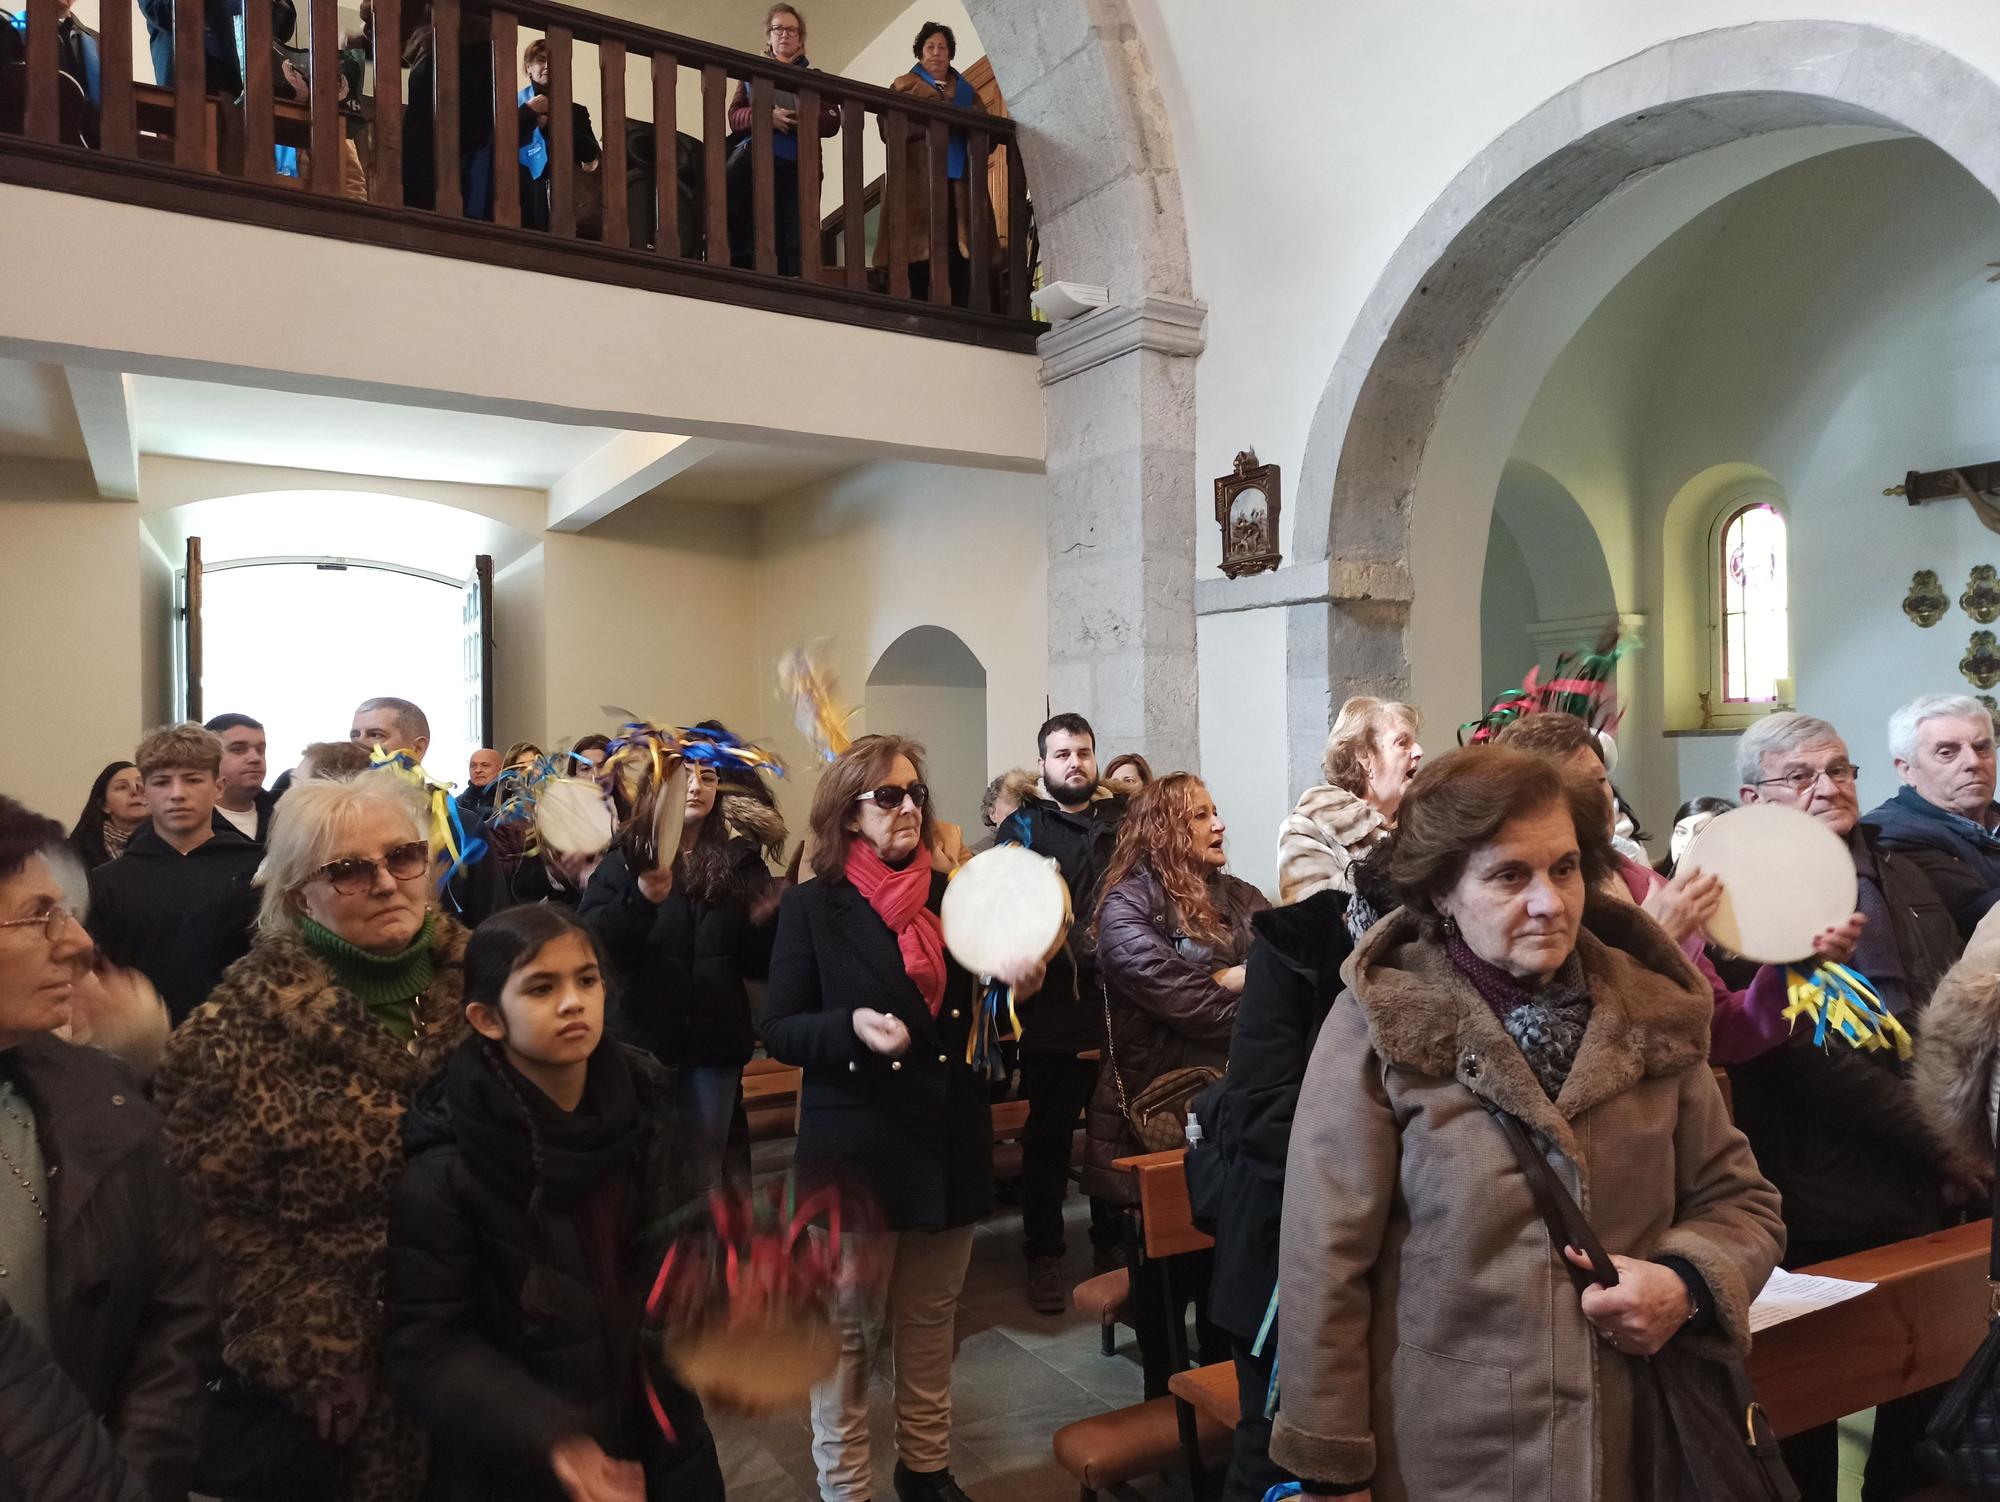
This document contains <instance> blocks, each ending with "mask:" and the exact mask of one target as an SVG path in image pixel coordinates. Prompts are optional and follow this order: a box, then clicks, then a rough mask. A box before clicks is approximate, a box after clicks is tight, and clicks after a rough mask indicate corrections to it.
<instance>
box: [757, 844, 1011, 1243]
mask: <svg viewBox="0 0 2000 1502" xmlns="http://www.w3.org/2000/svg"><path fill="white" fill-rule="evenodd" d="M944 888H945V878H944V877H943V876H941V875H937V874H935V873H933V875H932V876H931V898H930V906H931V908H932V909H933V910H935V909H936V908H937V906H938V904H939V903H940V902H941V901H943V899H944ZM946 966H947V975H946V982H945V993H944V1002H943V1004H942V1006H940V1008H939V1009H938V1015H937V1016H936V1017H932V1016H931V1012H930V1008H929V1007H928V1006H926V1005H925V1004H924V999H923V997H922V995H921V994H920V993H919V992H918V990H917V987H916V983H915V982H913V981H912V980H911V979H910V977H909V975H908V974H907V973H906V972H905V971H904V969H903V957H902V953H901V951H900V950H898V948H897V946H896V936H895V935H894V934H893V933H891V932H890V931H889V925H888V924H886V923H884V922H883V921H882V920H881V918H880V917H879V916H877V914H876V912H875V909H874V908H872V907H870V906H869V905H868V901H867V899H866V898H864V897H863V896H862V895H861V894H860V892H858V891H856V890H855V888H854V886H853V884H852V883H851V882H848V881H845V880H842V879H839V878H830V877H820V878H818V879H816V880H813V881H809V882H806V883H805V884H804V885H803V886H798V887H794V888H793V889H792V890H791V891H789V892H787V893H786V894H785V900H784V901H783V903H781V904H780V905H779V908H778V936H777V942H776V945H775V947H774V948H773V950H772V953H771V989H770V1000H769V1002H768V1004H767V1006H766V1009H765V1012H764V1046H765V1048H766V1049H767V1050H769V1052H770V1055H771V1057H772V1058H774V1059H780V1060H783V1061H784V1062H785V1063H787V1064H798V1065H800V1066H802V1067H803V1068H804V1070H805V1079H804V1082H803V1086H802V1088H801V1091H800V1113H799V1145H798V1153H797V1156H796V1158H795V1161H796V1163H797V1164H798V1167H799V1171H800V1173H801V1174H802V1175H805V1176H807V1177H809V1178H833V1179H836V1180H838V1181H839V1182H841V1183H849V1182H858V1183H859V1184H860V1185H861V1186H862V1187H864V1188H866V1189H867V1190H869V1191H870V1192H871V1193H872V1194H873V1195H874V1196H875V1199H876V1201H877V1203H878V1204H879V1205H880V1206H881V1209H882V1211H883V1213H884V1215H885V1216H886V1217H887V1221H888V1224H889V1226H890V1227H892V1228H893V1229H896V1230H899V1231H900V1230H920V1231H941V1230H947V1229H949V1228H951V1227H953V1226H964V1225H970V1224H972V1223H973V1222H974V1221H976V1220H978V1219H980V1218H981V1217H982V1216H984V1215H985V1214H986V1213H987V1212H988V1211H989V1210H991V1209H992V1208H993V1112H992V1108H991V1107H990V1106H989V1105H988V1103H987V1086H986V1082H985V1081H984V1080H983V1079H981V1078H980V1077H979V1075H977V1074H976V1073H974V1072H973V1070H972V1067H971V1066H970V1065H968V1064H967V1063H966V1062H965V1050H966V1042H967V1040H968V1038H969V1037H970V1036H971V1028H972V1020H973V1001H974V997H973V991H974V983H973V979H972V977H971V976H970V975H968V974H966V972H965V971H964V970H963V969H961V968H960V967H959V965H958V963H957V962H956V961H955V960H951V959H950V958H949V957H947V959H946ZM857 1007H870V1008H873V1009H874V1010H876V1011H879V1012H887V1013H889V1014H891V1015H892V1016H895V1017H898V1018H900V1019H901V1020H902V1023H903V1025H904V1026H905V1027H907V1028H908V1029H909V1030H910V1047H909V1051H908V1052H907V1053H906V1054H905V1055H904V1056H903V1057H902V1058H900V1059H895V1060H890V1059H885V1058H883V1057H882V1056H881V1055H879V1054H876V1053H872V1052H870V1051H869V1049H868V1048H867V1046H866V1045H865V1044H863V1043H862V1042H861V1040H860V1039H859V1038H857V1037H855V1035H854V1012H855V1009H856V1008H857Z"/></svg>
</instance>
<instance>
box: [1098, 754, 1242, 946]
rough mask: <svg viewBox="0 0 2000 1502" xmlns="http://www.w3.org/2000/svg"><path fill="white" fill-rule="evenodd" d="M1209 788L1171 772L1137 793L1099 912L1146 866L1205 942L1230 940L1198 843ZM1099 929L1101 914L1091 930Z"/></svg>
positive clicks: (1184, 923)
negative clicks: (1198, 817)
mask: <svg viewBox="0 0 2000 1502" xmlns="http://www.w3.org/2000/svg"><path fill="white" fill-rule="evenodd" d="M1207 792H1208V788H1207V787H1206V785H1205V784H1203V782H1202V780H1201V779H1200V778H1199V777H1197V776H1195V775H1194V773H1192V772H1169V773H1168V774H1167V775H1166V776H1164V777H1161V778H1159V779H1157V780H1156V781H1153V782H1149V783H1147V784H1146V785H1145V786H1144V787H1142V788H1141V789H1139V791H1138V792H1136V793H1134V794H1133V795H1132V801H1131V803H1130V805H1128V806H1127V808H1126V810H1125V822H1124V823H1123V824H1121V825H1119V827H1118V844H1117V846H1116V847H1115V848H1114V849H1113V850H1112V852H1111V864H1110V865H1109V866H1108V867H1106V868H1105V872H1104V880H1103V881H1102V882H1100V883H1099V884H1098V888H1097V908H1098V912H1099V913H1102V912H1103V910H1104V898H1105V895H1106V894H1107V893H1108V892H1110V890H1111V889H1112V888H1113V887H1115V886H1117V885H1118V883H1119V882H1121V881H1123V880H1124V879H1125V878H1126V877H1128V876H1130V875H1131V874H1132V873H1133V872H1134V871H1136V870H1138V869H1139V867H1140V866H1141V865H1144V866H1145V867H1146V868H1147V869H1148V870H1150V871H1151V872H1152V873H1153V875H1154V876H1156V877H1157V878H1159V882H1160V885H1161V886H1162V887H1164V888H1166V892H1167V897H1168V898H1169V899H1170V900H1171V901H1172V902H1173V905H1174V912H1175V915H1176V916H1177V917H1178V918H1179V919H1180V925H1181V929H1182V931H1183V932H1184V933H1186V934H1187V936H1188V937H1189V938H1191V939H1199V940H1200V941H1201V942H1202V943H1204V944H1210V945H1217V946H1220V945H1223V944H1227V943H1228V942H1229V941H1230V934H1229V930H1228V928H1227V926H1226V925H1225V924H1224V923H1223V921H1222V915H1221V914H1220V913H1219V912H1217V911H1216V907H1215V899H1214V898H1213V897H1212V896H1210V895H1209V890H1208V877H1209V866H1208V862H1207V861H1205V860H1203V859H1202V854H1201V849H1200V847H1199V846H1197V845H1196V844H1195V838H1194V815H1195V809H1196V808H1197V807H1198V806H1199V804H1200V801H1201V799H1202V797H1203V796H1205V795H1206V794H1207ZM1095 927H1096V915H1093V917H1092V928H1093V929H1095Z"/></svg>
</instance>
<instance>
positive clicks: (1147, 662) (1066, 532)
mask: <svg viewBox="0 0 2000 1502" xmlns="http://www.w3.org/2000/svg"><path fill="white" fill-rule="evenodd" d="M1205 316H1206V309H1204V308H1203V307H1202V306H1201V305H1200V304H1199V303H1194V302H1187V301H1183V300H1180V299H1176V298H1167V297H1146V298H1144V299H1142V300H1141V301H1140V302H1138V303H1137V304H1136V305H1133V306H1115V307H1107V308H1103V309H1100V310H1098V311H1096V312H1093V313H1088V314H1086V315H1084V316H1083V317H1081V318H1077V319H1073V320H1071V321H1070V322H1068V323H1066V324H1063V325H1062V326H1060V327H1058V328H1056V329H1055V330H1053V331H1052V332H1050V333H1048V334H1045V335H1043V336H1042V340H1041V344H1040V346H1039V348H1040V352H1041V355H1042V384H1043V387H1044V388H1045V392H1044V396H1045V402H1046V407H1047V414H1048V480H1049V494H1048V558H1049V568H1048V641H1049V648H1048V650H1049V676H1048V687H1049V701H1050V705H1051V707H1052V708H1053V709H1054V710H1055V712H1057V713H1061V712H1063V711H1064V710H1076V711H1078V712H1080V713H1082V714H1083V715H1085V716H1086V717H1087V718H1088V719H1089V720H1090V722H1091V725H1092V727H1093V728H1094V729H1095V730H1096V731H1097V744H1098V748H1099V751H1100V755H1101V756H1104V757H1108V756H1110V755H1112V754H1116V753H1119V752H1124V751H1138V752H1141V753H1142V754H1143V755H1144V756H1145V757H1146V759H1147V760H1148V761H1150V762H1151V763H1152V765H1153V768H1154V770H1155V771H1160V772H1165V771H1178V770H1182V769H1185V770H1189V771H1194V770H1197V769H1198V767H1199V760H1200V738H1199V736H1198V734H1197V724H1198V721H1197V692H1196V661H1195V636H1194V591H1193V589H1192V584H1193V580H1194V527H1195V510H1196V507H1195V504H1194V501H1195V489H1196V481H1195V464H1194V356H1196V355H1197V354H1199V353H1200V352H1201V347H1202V321H1203V319H1204V317H1205Z"/></svg>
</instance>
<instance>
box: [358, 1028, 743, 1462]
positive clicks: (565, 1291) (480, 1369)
mask: <svg viewBox="0 0 2000 1502" xmlns="http://www.w3.org/2000/svg"><path fill="white" fill-rule="evenodd" d="M670 1093H671V1087H670V1082H669V1080H668V1078H667V1075H666V1073H665V1071H664V1070H662V1069H661V1068H660V1067H659V1066H658V1065H657V1064H655V1063H654V1062H653V1061H652V1060H651V1059H649V1058H647V1057H646V1056H644V1055H643V1054H640V1053H638V1052H636V1051H635V1050H631V1049H626V1048H623V1047H621V1046H620V1045H618V1044H615V1043H611V1042H608V1041H607V1042H606V1043H604V1044H602V1045H600V1046H599V1048H598V1050H597V1052H596V1054H594V1055H593V1056H592V1058H591V1064H590V1083H589V1087H588V1089H587V1091H586V1093H585V1096H584V1102H583V1105H582V1107H581V1108H580V1109H579V1110H578V1111H577V1112H575V1113H564V1112H563V1111H561V1110H560V1109H559V1108H558V1107H557V1106H556V1105H555V1104H554V1103H553V1102H551V1101H550V1100H549V1099H548V1097H547V1096H545V1095H543V1094H542V1093H541V1092H540V1091H539V1090H537V1089H536V1088H535V1087H534V1086H533V1085H532V1084H530V1083H528V1081H527V1080H525V1079H524V1078H522V1077H521V1076H520V1075H519V1074H517V1073H515V1072H514V1071H512V1069H511V1068H509V1067H508V1066H507V1065H506V1064H504V1063H503V1062H502V1061H501V1060H500V1057H499V1055H498V1054H497V1053H495V1052H494V1051H493V1049H492V1045H490V1044H488V1043H486V1042H484V1041H483V1040H481V1039H471V1040H468V1041H467V1043H466V1044H465V1045H464V1046H463V1047H462V1048H461V1049H460V1050H459V1052H458V1054H457V1055H456V1056H455V1057H454V1058H453V1059H452V1061H451V1064H450V1065H449V1067H448V1068H447V1069H446V1071H445V1073H444V1075H443V1077H442V1078H440V1079H439V1080H437V1081H436V1082H434V1083H433V1084H431V1085H430V1086H427V1087H426V1088H425V1089H424V1090H423V1091H422V1092H421V1093H420V1094H419V1096H418V1098H417V1100H416V1102H415V1103H414V1104H413V1105H412V1106H411V1108H410V1110H409V1112H408V1114H407V1115H406V1117H405V1118H404V1137H405V1145H406V1147H407V1150H408V1152H409V1158H410V1163H409V1168H408V1169H407V1170H406V1172H405V1173H404V1175H403V1181H402V1183H401V1185H400V1186H399V1187H398V1189H397V1191H396V1200H395V1205H394V1209H393V1211H392V1213H391V1217H390V1227H389V1276H388V1300H387V1303H388V1360H389V1370H390V1376H391V1378H392V1380H393V1381H394V1383H395V1388H396V1393H397V1398H398V1401H399V1402H400V1403H402V1404H403V1405H404V1406H405V1407H406V1409H407V1410H408V1411H409V1412H410V1413H411V1414H412V1415H413V1416H415V1417H416V1418H417V1419H418V1420H419V1421H421V1422H422V1423H423V1424H424V1425H425V1426H426V1427H427V1428H428V1429H429V1430H430V1433H431V1436H432V1446H433V1448H432V1459H431V1467H430V1476H431V1481H430V1488H429V1492H428V1496H429V1497H431V1498H432V1499H435V1502H563V1498H564V1496H565V1494H564V1491H563V1489H562V1487H561V1486H560V1485H559V1484H558V1483H557V1482H556V1481H555V1479H554V1476H553V1474H552V1473H551V1472H550V1470H549V1466H548V1454H549V1450H550V1448H551V1447H552V1446H553V1445H554V1444H555V1442H556V1441H557V1440H559V1439H562V1438H565V1437H567V1436H571V1435H577V1434H587V1435H589V1436H590V1437H591V1438H593V1439H595V1440H596V1441H597V1442H598V1444H600V1445H601V1446H603V1448H604V1449H605V1451H606V1452H607V1453H608V1454H610V1455H612V1456H614V1457H617V1458H621V1459H627V1460H638V1461H641V1462H643V1463H644V1465H645V1467H646V1473H647V1492H646V1495H647V1496H648V1497H649V1498H656V1499H657V1498H666V1497H669V1496H671V1497H673V1498H674V1499H675V1502H683V1499H686V1502H706V1499H714V1502H720V1498H721V1496H722V1476H721V1472H720V1470H719V1469H718V1467H717V1464H716V1458H715V1444H714V1441H713V1439H712V1438H711V1437H710V1435H709V1432H708V1428H707V1425H706V1424H705V1423H704V1422H703V1418H702V1412H701V1406H700V1404H699V1403H698V1402H697V1401H696V1400H695V1399H694V1398H693V1397H692V1396H690V1395H689V1394H687V1393H686V1392H683V1391H681V1390H680V1389H679V1388H676V1387H675V1386H673V1384H672V1383H671V1382H669V1381H668V1380H667V1379H666V1378H665V1377H664V1376H663V1375H661V1374H657V1373H656V1374H655V1379H654V1380H655V1386H656V1388H657V1390H658V1391H659V1393H660V1396H661V1399H662V1401H663V1403H664V1405H665V1407H666V1409H667V1413H668V1417H669V1418H670V1419H671V1420H672V1422H673V1425H674V1429H675V1431H676V1436H677V1439H676V1442H675V1443H672V1444H670V1443H668V1441H667V1440H666V1438H665V1436H664V1435H663V1434H662V1433H661V1432H660V1430H659V1428H658V1426H657V1425H656V1424H655V1423H654V1421H653V1419H652V1417H651V1415H650V1414H649V1413H648V1412H647V1408H646V1402H645V1397H644V1391H643V1388H642V1386H641V1383H640V1373H641V1367H640V1361H641V1349H640V1344H639V1336H640V1328H641V1311H642V1309H643V1306H644V1300H645V1295H646V1280H647V1278H648V1277H649V1276H650V1275H651V1273H652V1272H653V1270H654V1267H655V1265H656V1262H655V1259H656V1257H657V1254H658V1251H659V1245H660V1238H659V1233H658V1227H659V1226H660V1225H661V1224H662V1223H663V1222H664V1220H665V1218H666V1217H667V1216H668V1215H670V1214H671V1213H672V1212H673V1211H674V1210H675V1209H676V1208H677V1207H678V1206H679V1205H680V1204H681V1203H682V1202H683V1201H684V1200H685V1199H686V1197H687V1196H686V1193H685V1192H684V1186H683V1185H682V1181H681V1175H680V1172H679V1167H680V1162H681V1158H680V1155H679V1153H678V1152H677V1151H676V1150H675V1146H674V1133H673V1127H672V1117H671V1114H670V1112H671V1104H670ZM531 1111H532V1112H533V1113H534V1116H533V1120H534V1137H533V1141H532V1143H531V1139H530V1129H529V1113H530V1112H531ZM621 1191H622V1193H621ZM607 1193H609V1194H611V1195H612V1196H613V1198H612V1199H611V1200H610V1201H609V1203H610V1204H611V1206H612V1207H613V1208H614V1209H616V1210H618V1211H619V1214H618V1223H619V1228H620V1229H619V1233H618V1235H619V1241H620V1242H621V1244H622V1245H623V1247H624V1253H623V1256H622V1265H621V1266H620V1267H619V1268H618V1281H619V1283H620V1285H621V1286H620V1287H619V1288H618V1289H616V1290H615V1291H614V1290H603V1291H602V1292H603V1293H606V1294H608V1295H609V1298H608V1302H607V1300H606V1299H605V1298H603V1297H600V1293H601V1290H600V1289H599V1287H598V1285H597V1282H596V1281H595V1279H594V1278H593V1276H592V1267H591V1259H590V1250H589V1246H590V1242H589V1237H588V1236H587V1234H586V1232H585V1229H584V1226H585V1221H586V1219H587V1217H588V1216H589V1215H590V1214H591V1213H593V1207H600V1206H601V1205H602V1204H603V1203H604V1202H603V1201H601V1200H600V1199H599V1198H598V1196H602V1195H605V1194H607ZM531 1273H532V1276H531Z"/></svg>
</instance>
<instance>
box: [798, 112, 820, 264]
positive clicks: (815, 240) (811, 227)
mask: <svg viewBox="0 0 2000 1502" xmlns="http://www.w3.org/2000/svg"><path fill="white" fill-rule="evenodd" d="M798 97H799V133H798V143H799V198H798V214H799V275H800V276H801V277H802V278H803V279H804V280H806V281H809V282H818V281H819V280H820V234H819V197H820V193H819V175H820V154H819V150H820V148H819V90H818V89H814V88H804V89H800V90H799V96H798Z"/></svg>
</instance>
